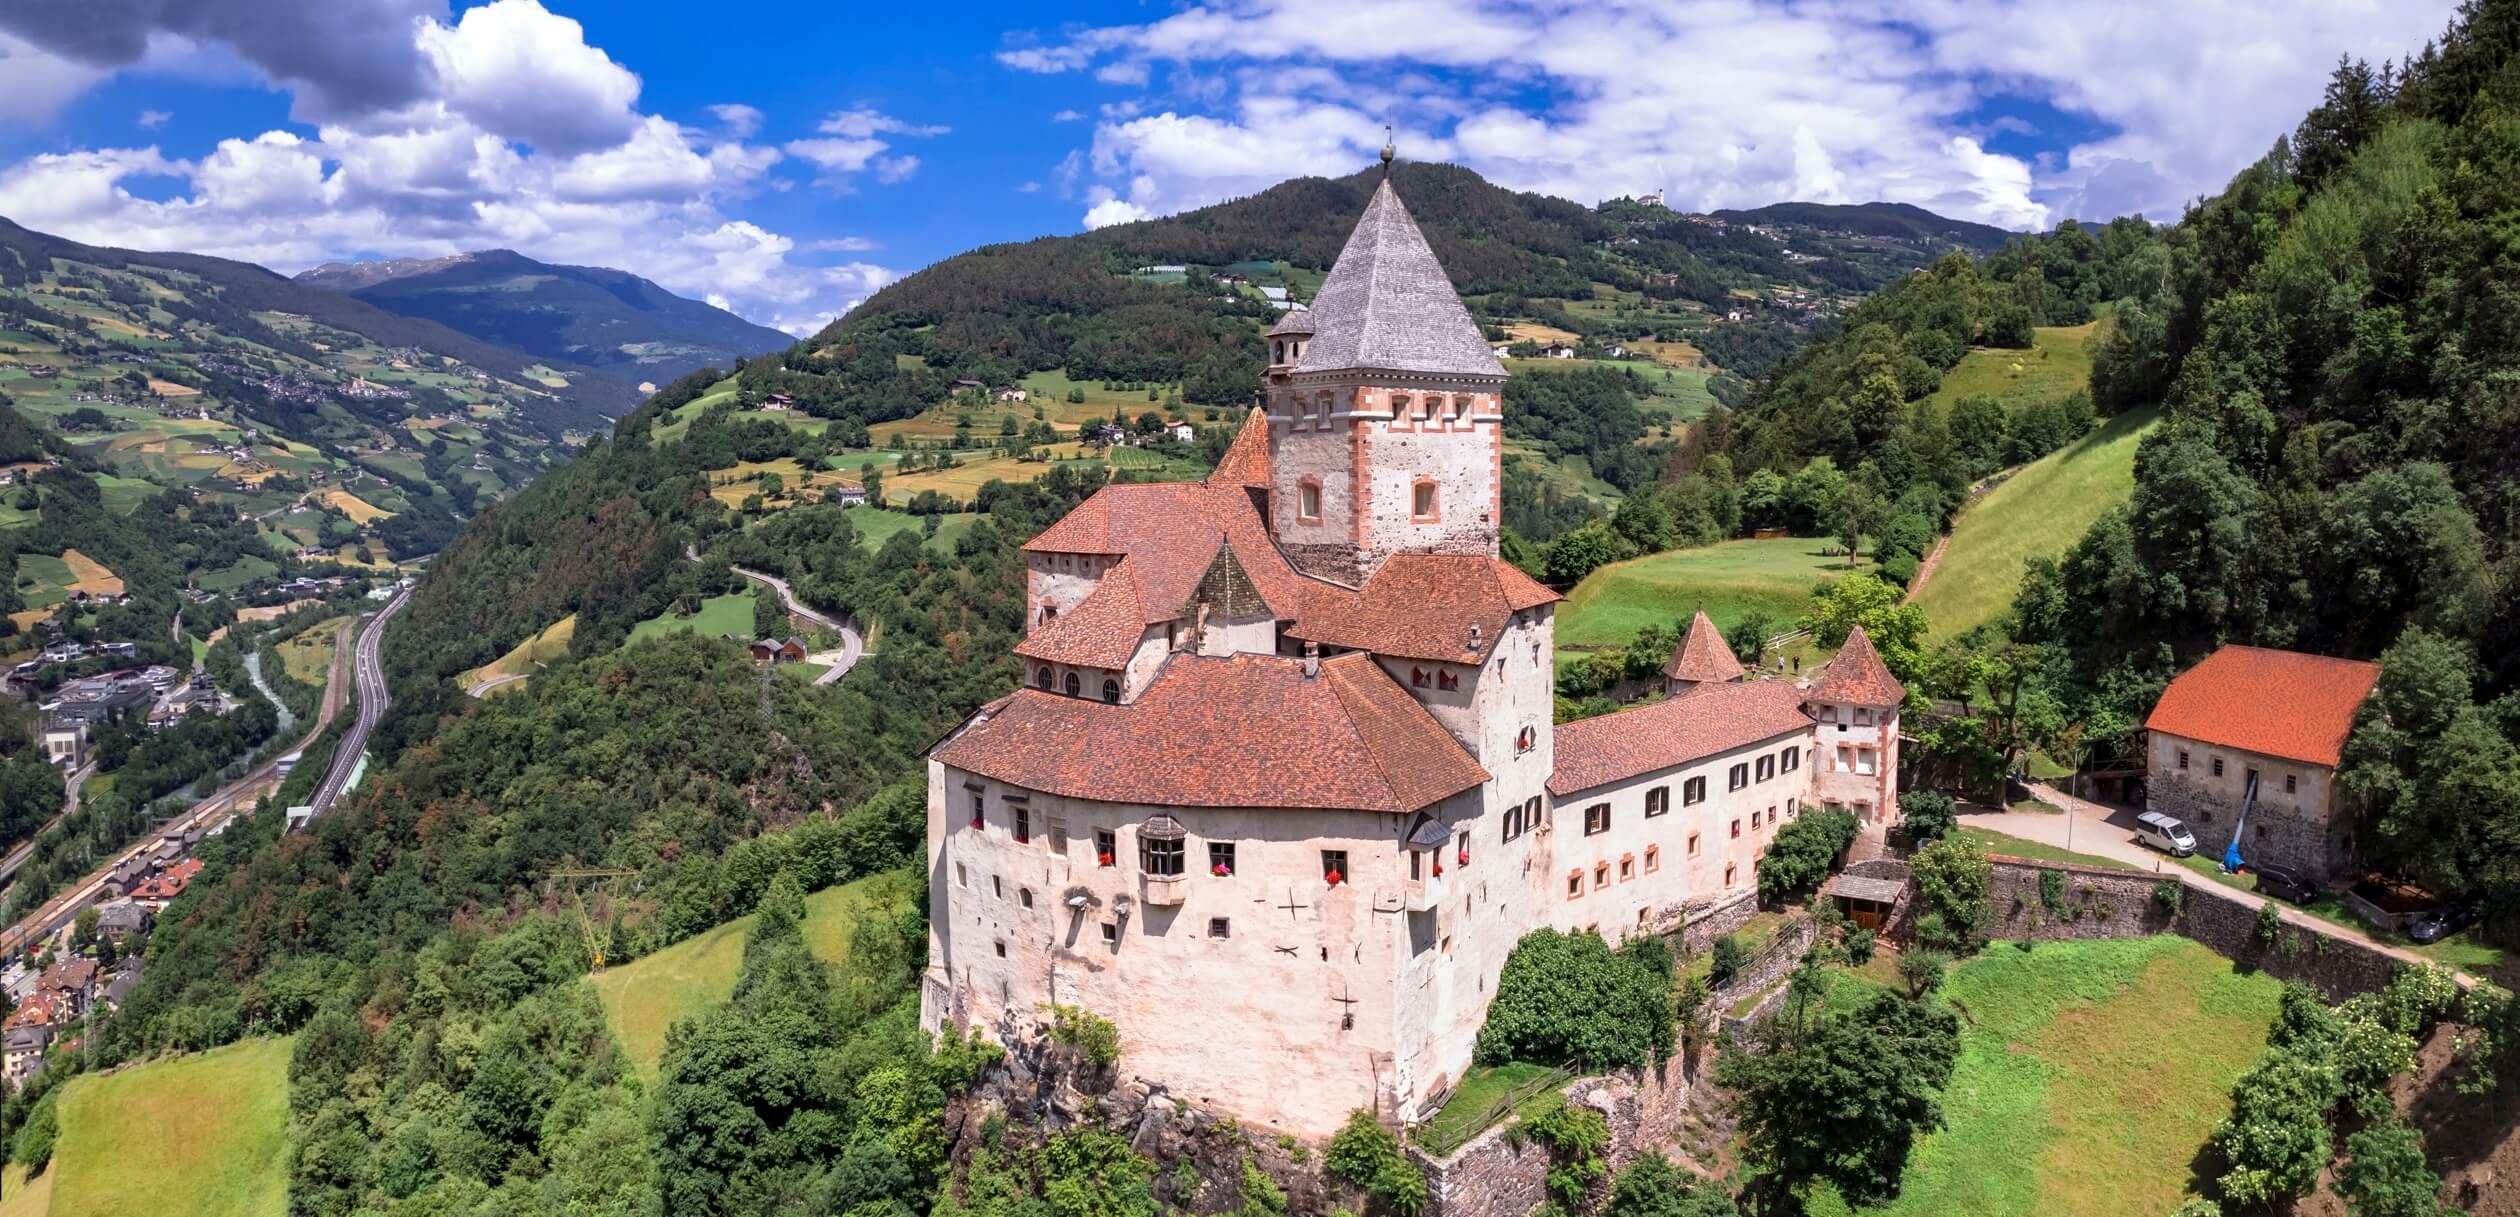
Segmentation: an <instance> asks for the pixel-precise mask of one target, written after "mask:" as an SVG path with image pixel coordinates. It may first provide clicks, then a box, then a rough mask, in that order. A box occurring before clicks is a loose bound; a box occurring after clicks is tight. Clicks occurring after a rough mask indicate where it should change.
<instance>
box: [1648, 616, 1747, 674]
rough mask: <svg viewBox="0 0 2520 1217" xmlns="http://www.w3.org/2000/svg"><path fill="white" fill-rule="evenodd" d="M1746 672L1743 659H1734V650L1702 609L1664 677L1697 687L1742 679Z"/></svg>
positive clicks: (1674, 653) (1690, 625)
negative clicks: (1687, 682) (1690, 683)
mask: <svg viewBox="0 0 2520 1217" xmlns="http://www.w3.org/2000/svg"><path fill="white" fill-rule="evenodd" d="M1746 670H1747V669H1744V668H1743V667H1742V666H1741V661H1740V660H1738V659H1735V658H1733V653H1732V647H1731V646H1730V645H1728V644H1726V643H1725V642H1724V636H1723V634H1722V633H1720V632H1718V631H1717V630H1716V629H1715V623H1714V622H1713V621H1710V620H1708V619H1707V616H1706V610H1705V609H1699V610H1698V615H1697V616H1696V617H1695V618H1692V619H1691V620H1690V622H1689V636H1688V637H1686V638H1683V639H1681V640H1680V646H1679V649H1677V650H1675V651H1673V652H1672V653H1671V662H1670V663H1669V664H1666V665H1664V667H1663V675H1665V676H1668V677H1670V678H1671V679H1673V680H1686V681H1693V682H1696V683H1698V684H1720V683H1722V682H1724V681H1727V680H1739V679H1741V674H1742V673H1743V672H1744V671H1746Z"/></svg>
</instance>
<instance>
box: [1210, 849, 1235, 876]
mask: <svg viewBox="0 0 2520 1217" xmlns="http://www.w3.org/2000/svg"><path fill="white" fill-rule="evenodd" d="M1208 873H1209V874H1211V875H1214V876H1216V877H1217V878H1219V879H1231V878H1233V877H1234V843H1233V842H1231V841H1210V842H1208Z"/></svg>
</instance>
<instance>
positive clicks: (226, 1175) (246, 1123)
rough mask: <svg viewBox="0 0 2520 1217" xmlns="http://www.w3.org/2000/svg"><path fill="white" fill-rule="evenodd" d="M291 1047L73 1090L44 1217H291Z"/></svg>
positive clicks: (218, 1057)
mask: <svg viewBox="0 0 2520 1217" xmlns="http://www.w3.org/2000/svg"><path fill="white" fill-rule="evenodd" d="M293 1042H294V1041H292V1040H287V1039H259V1040H247V1041H245V1042H243V1043H240V1044H231V1045H229V1046H227V1047H225V1048H217V1049H213V1050H211V1051H209V1052H197V1053H193V1054H191V1055H188V1056H180V1057H175V1058H172V1059H169V1060H163V1061H156V1062H152V1063H150V1064H146V1065H139V1066H135V1067H133V1068H130V1069H125V1070H122V1071H120V1072H117V1073H112V1074H91V1075H88V1076H84V1077H80V1078H75V1079H73V1080H72V1081H71V1082H70V1083H69V1086H68V1088H67V1089H65V1090H64V1091H63V1092H62V1095H61V1099H60V1103H61V1139H60V1141H59V1142H58V1143H57V1144H56V1146H55V1148H54V1150H53V1161H52V1166H51V1168H50V1169H49V1170H47V1171H46V1172H45V1173H46V1174H48V1175H51V1176H53V1179H52V1181H51V1184H50V1186H51V1189H52V1203H51V1205H50V1207H49V1209H48V1210H47V1211H48V1212H49V1214H50V1217H128V1215H129V1214H133V1213H184V1214H188V1215H191V1217H266V1215H268V1217H279V1215H280V1214H284V1213H286V1212H287V1211H288V1205H289V1194H288V1193H289V1177H288V1123H289V1052H290V1046H291V1044H292V1043H293ZM39 1186H40V1184H39ZM30 1190H31V1189H30ZM0 1211H7V1210H0Z"/></svg>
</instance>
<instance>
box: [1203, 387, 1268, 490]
mask: <svg viewBox="0 0 2520 1217" xmlns="http://www.w3.org/2000/svg"><path fill="white" fill-rule="evenodd" d="M1275 468H1276V467H1275V466H1274V465H1273V464H1271V462H1270V460H1269V414H1268V411H1266V410H1263V409H1261V408H1260V407H1258V406H1253V407H1252V408H1251V412H1250V413H1248V414H1245V415H1243V424H1242V429H1241V430H1239V431H1236V432H1234V442H1233V443H1232V444H1229V445H1227V446H1226V449H1225V455H1224V456H1222V457H1219V458H1217V461H1216V468H1215V469H1214V470H1212V471H1210V472H1209V473H1208V475H1207V484H1208V485H1210V486H1263V487H1265V486H1268V485H1270V484H1272V483H1274V482H1275V481H1276V480H1277V479H1276V476H1275V474H1274V472H1273V470H1274V469H1275Z"/></svg>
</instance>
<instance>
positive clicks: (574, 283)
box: [297, 249, 795, 384]
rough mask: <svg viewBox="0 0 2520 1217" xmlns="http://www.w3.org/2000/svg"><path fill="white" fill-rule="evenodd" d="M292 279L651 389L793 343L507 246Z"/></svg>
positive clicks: (649, 289) (619, 275)
mask: <svg viewBox="0 0 2520 1217" xmlns="http://www.w3.org/2000/svg"><path fill="white" fill-rule="evenodd" d="M297 281H298V282H299V283H302V284H305V285H307V286H309V287H320V288H324V289H326V290H328V291H336V292H342V293H346V294H348V295H350V296H352V297H355V298H357V299H359V300H363V301H365V302H367V303H369V304H373V305H375V306H377V307H378V308H381V309H385V310H388V311H390V312H394V313H399V314H402V315H404V316H408V317H418V318H422V319H425V320H429V321H436V322H440V323H443V324H445V325H447V326H449V327H451V328H453V329H457V330H461V331H463V332H464V333H467V334H470V335H472V336H473V337H475V338H479V339H481V340H483V341H485V342H491V343H496V344H498V345H500V346H504V347H511V348H514V349H516V350H519V351H524V352H526V353H528V354H531V355H534V356H537V357H539V358H543V359H553V360H562V361H567V362H572V363H579V364H585V365H588V366H591V367H597V368H606V369H612V370H615V371H617V372H620V373H622V374H624V375H629V376H632V377H633V378H634V379H637V380H641V381H653V382H655V383H658V384H662V383H664V382H666V381H668V380H672V379H673V378H675V377H677V376H680V375H682V374H683V373H685V372H689V371H692V370H694V369H697V368H701V367H706V366H708V365H711V364H715V365H719V366H722V367H723V366H729V365H733V364H736V363H739V362H742V361H743V360H744V359H746V358H749V357H751V356H754V355H758V354H761V353H762V352H764V351H775V350H778V349H780V348H782V347H785V346H787V345H788V344H789V343H791V342H793V341H795V340H794V339H792V338H790V337H789V336H788V335H786V334H784V333H781V332H780V331H778V330H774V329H771V328H770V327H768V326H764V325H754V324H753V323H752V322H749V321H746V320H744V319H743V318H741V317H738V316H736V315H735V314H733V313H730V312H728V311H726V310H725V309H722V308H718V307H716V306H715V305H710V304H703V303H701V302H700V301H697V300H689V299H685V298H683V297H681V296H677V295H675V294H673V293H672V292H669V291H666V290H665V289H664V288H662V287H659V286H657V285H656V284H654V283H651V282H649V281H647V280H645V279H642V278H640V277H638V276H637V275H633V274H631V273H629V272H627V271H619V270H610V269H607V268H605V267H600V266H555V265H552V264H551V263H547V262H537V261H535V260H533V259H532V258H528V257H526V256H525V255H523V254H520V253H517V252H515V251H513V250H506V249H492V250H484V251H482V252H479V253H469V254H458V255H456V256H454V257H451V258H435V259H429V260H415V259H398V260H394V261H379V262H331V263H326V264H325V265H322V266H318V267H316V268H314V269H312V270H308V271H305V272H302V273H300V274H299V275H298V276H297Z"/></svg>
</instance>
